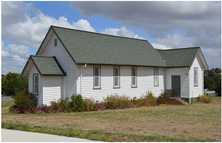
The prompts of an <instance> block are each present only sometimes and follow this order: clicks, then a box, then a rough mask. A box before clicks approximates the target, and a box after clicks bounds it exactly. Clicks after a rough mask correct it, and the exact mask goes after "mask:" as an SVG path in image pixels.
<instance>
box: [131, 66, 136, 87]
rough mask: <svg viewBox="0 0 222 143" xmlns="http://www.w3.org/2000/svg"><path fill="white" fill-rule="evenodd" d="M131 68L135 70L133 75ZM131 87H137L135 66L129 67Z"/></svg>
mask: <svg viewBox="0 0 222 143" xmlns="http://www.w3.org/2000/svg"><path fill="white" fill-rule="evenodd" d="M133 70H135V75H133ZM133 82H135V83H133ZM131 88H137V68H136V67H131Z"/></svg>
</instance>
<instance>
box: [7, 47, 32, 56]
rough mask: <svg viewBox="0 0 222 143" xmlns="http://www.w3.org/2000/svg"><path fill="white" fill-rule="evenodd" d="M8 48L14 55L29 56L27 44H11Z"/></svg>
mask: <svg viewBox="0 0 222 143" xmlns="http://www.w3.org/2000/svg"><path fill="white" fill-rule="evenodd" d="M7 49H8V51H9V52H10V53H11V54H13V55H18V56H21V57H27V56H28V55H29V54H28V51H29V48H28V47H27V46H25V45H15V44H10V45H8V47H7Z"/></svg>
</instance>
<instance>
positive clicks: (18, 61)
mask: <svg viewBox="0 0 222 143" xmlns="http://www.w3.org/2000/svg"><path fill="white" fill-rule="evenodd" d="M28 51H29V49H28V47H27V46H25V45H15V44H9V45H8V46H7V47H3V48H2V49H1V56H2V65H1V66H2V73H3V74H6V73H8V72H9V71H11V72H17V73H20V72H21V71H22V69H23V67H24V66H25V63H26V61H27V58H28V56H29V55H30V54H29V53H28Z"/></svg>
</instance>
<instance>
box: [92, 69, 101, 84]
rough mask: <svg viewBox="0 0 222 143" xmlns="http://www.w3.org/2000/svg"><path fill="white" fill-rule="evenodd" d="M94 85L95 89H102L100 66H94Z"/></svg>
mask: <svg viewBox="0 0 222 143" xmlns="http://www.w3.org/2000/svg"><path fill="white" fill-rule="evenodd" d="M93 70H94V72H93V73H94V75H93V77H94V83H93V88H101V85H100V66H94V69H93Z"/></svg>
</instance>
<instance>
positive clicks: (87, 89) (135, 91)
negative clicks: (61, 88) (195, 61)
mask: <svg viewBox="0 0 222 143" xmlns="http://www.w3.org/2000/svg"><path fill="white" fill-rule="evenodd" d="M81 66H82V65H78V66H77V68H78V70H77V75H78V80H77V81H78V82H77V93H81V91H80V78H81V76H80V75H81V74H80V67H81ZM82 75H83V78H82V95H83V97H87V98H91V97H92V98H94V99H95V100H99V101H101V100H103V97H106V96H107V95H110V94H116V93H117V94H118V95H127V96H130V97H131V98H133V97H135V96H136V97H138V98H139V97H140V96H141V95H143V94H145V93H146V92H147V91H148V90H149V91H152V93H153V94H154V95H155V96H159V95H160V94H161V92H162V91H164V90H165V88H164V79H165V77H164V76H165V69H164V68H159V86H156V87H155V86H154V76H153V75H154V69H153V68H152V67H137V86H138V87H137V88H131V67H130V66H120V88H117V89H114V88H113V66H101V89H93V66H92V65H87V67H85V68H82Z"/></svg>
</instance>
